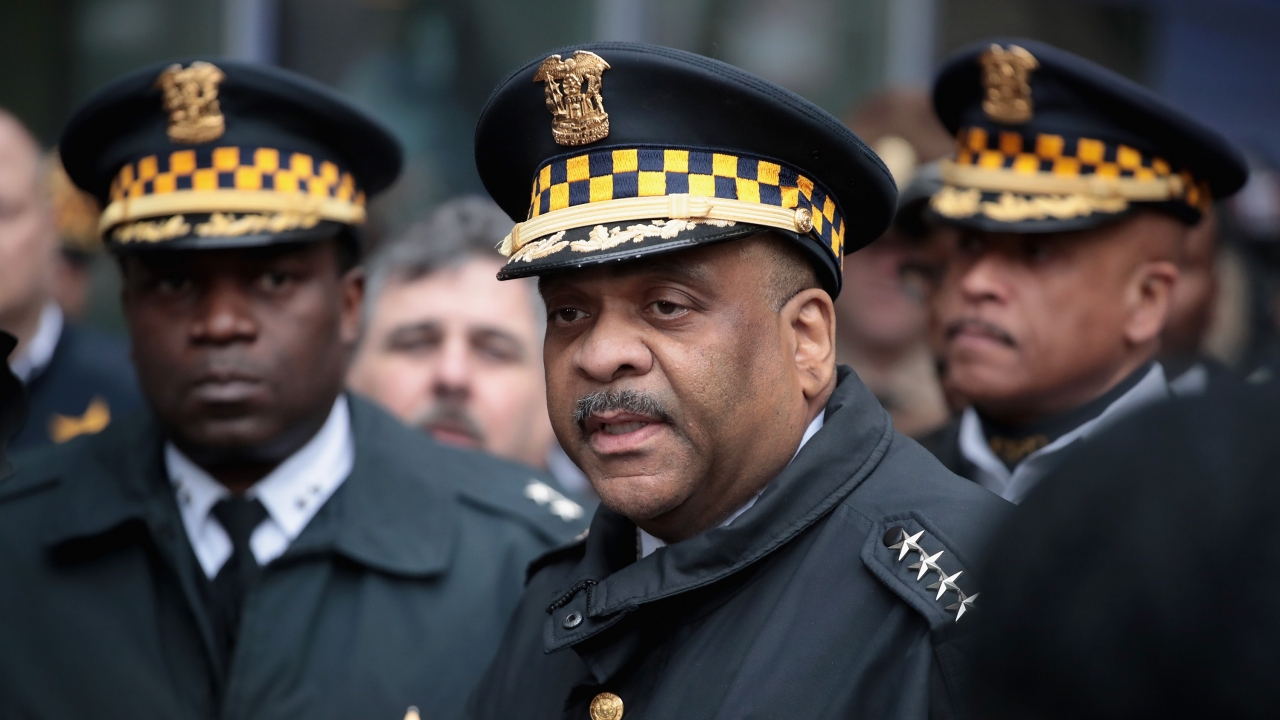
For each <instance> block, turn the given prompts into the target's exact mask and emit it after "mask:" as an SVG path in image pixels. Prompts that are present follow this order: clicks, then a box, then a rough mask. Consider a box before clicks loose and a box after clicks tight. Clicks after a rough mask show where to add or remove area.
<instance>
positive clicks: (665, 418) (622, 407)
mask: <svg viewBox="0 0 1280 720" xmlns="http://www.w3.org/2000/svg"><path fill="white" fill-rule="evenodd" d="M615 411H621V412H629V413H635V414H636V415H644V416H646V417H651V418H653V419H655V420H659V421H662V422H671V414H670V413H668V412H667V409H666V408H665V407H663V405H662V402H661V401H660V400H658V399H657V398H655V397H654V396H652V395H650V394H648V393H642V392H639V391H637V390H597V391H595V392H593V393H591V394H590V395H587V396H585V397H583V398H582V399H580V400H578V406H577V407H576V408H574V411H573V421H574V422H575V423H577V424H578V427H579V428H582V429H584V430H585V429H586V423H587V418H589V417H591V416H592V415H599V414H602V413H607V412H615Z"/></svg>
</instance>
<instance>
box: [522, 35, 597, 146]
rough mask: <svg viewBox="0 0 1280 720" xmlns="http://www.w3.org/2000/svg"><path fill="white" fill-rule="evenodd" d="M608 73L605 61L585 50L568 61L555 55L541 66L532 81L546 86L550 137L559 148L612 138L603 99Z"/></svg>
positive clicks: (578, 51) (577, 52) (576, 53)
mask: <svg viewBox="0 0 1280 720" xmlns="http://www.w3.org/2000/svg"><path fill="white" fill-rule="evenodd" d="M608 69H609V63H607V62H605V61H604V58H602V57H600V56H599V55H596V54H595V53H593V52H587V51H586V50H577V51H575V52H574V53H573V57H571V58H569V59H568V60H561V59H560V56H559V55H552V56H551V57H549V58H547V59H546V60H543V61H542V64H541V65H539V66H538V72H536V73H534V75H533V81H534V82H540V83H546V93H547V109H548V110H550V111H551V117H552V123H551V136H552V137H554V138H555V140H556V142H557V143H558V144H560V145H586V144H588V143H593V142H595V141H597V140H602V139H604V138H606V137H608V136H609V113H607V112H605V111H604V98H603V97H601V95H600V87H601V84H602V82H603V81H602V80H601V79H600V75H601V73H603V72H604V71H605V70H608Z"/></svg>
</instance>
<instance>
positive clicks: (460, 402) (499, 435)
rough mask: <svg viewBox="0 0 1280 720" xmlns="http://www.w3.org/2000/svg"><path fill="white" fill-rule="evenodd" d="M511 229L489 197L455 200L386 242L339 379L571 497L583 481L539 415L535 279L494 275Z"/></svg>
mask: <svg viewBox="0 0 1280 720" xmlns="http://www.w3.org/2000/svg"><path fill="white" fill-rule="evenodd" d="M511 226H512V223H511V219H510V218H508V217H507V215H506V213H504V212H502V210H501V209H499V208H498V206H497V205H496V204H494V203H493V202H492V201H491V200H488V199H486V198H481V197H478V196H469V197H460V198H456V199H453V200H450V201H448V202H446V203H444V204H443V205H441V206H440V207H439V208H437V209H436V210H435V211H434V212H433V213H432V214H431V215H430V216H429V217H427V218H426V219H425V220H423V221H422V222H420V223H418V224H416V225H414V226H412V227H411V228H410V229H409V230H408V231H407V232H406V233H404V235H402V236H400V237H399V238H396V239H394V240H392V241H390V242H389V243H387V244H386V245H384V246H383V247H382V248H381V249H380V250H379V251H378V252H377V253H376V254H375V255H374V257H373V258H371V260H370V262H369V278H368V293H367V295H366V297H365V318H364V320H365V325H364V332H363V336H362V338H361V341H360V345H359V348H358V350H357V351H356V357H355V360H354V362H353V363H352V366H351V370H350V372H349V374H348V385H349V386H350V387H351V389H352V390H354V391H356V392H358V393H361V394H364V395H367V396H368V397H370V398H372V399H373V400H375V401H377V402H379V403H381V404H382V405H383V406H384V407H386V408H387V409H388V410H390V411H391V412H392V414H394V415H396V416H397V417H399V418H400V419H401V420H403V421H404V422H406V423H408V424H410V425H412V426H414V427H417V428H420V429H422V430H424V431H426V432H429V433H431V435H432V437H434V438H435V439H436V440H438V441H440V442H443V443H448V444H450V445H456V446H460V447H465V448H474V449H478V450H484V451H486V452H490V453H493V454H495V455H498V456H500V457H504V458H508V459H511V460H517V461H519V462H523V463H526V464H528V465H532V466H534V467H539V468H545V469H549V470H551V471H552V473H553V474H554V475H556V477H557V479H559V480H560V481H561V483H562V484H564V485H565V487H566V488H568V489H569V490H570V491H571V492H573V493H574V494H579V493H581V492H583V491H584V490H589V488H590V485H589V484H588V483H587V482H586V479H585V478H584V477H583V476H582V475H581V473H579V472H578V471H577V468H576V467H575V466H574V465H573V463H572V461H570V460H569V459H568V457H567V456H565V455H564V453H563V451H561V450H560V446H559V444H557V443H556V439H555V435H554V434H553V433H552V431H551V422H550V420H549V419H548V418H547V390H546V381H545V377H544V374H543V365H542V336H543V332H544V330H545V329H546V315H545V310H544V308H543V304H542V298H541V297H539V296H538V286H537V282H536V281H534V280H531V279H530V280H520V281H517V282H507V283H503V282H498V279H497V273H498V270H500V269H501V268H502V266H503V264H504V263H505V262H506V259H505V258H504V257H503V256H502V255H500V254H499V253H498V251H497V249H496V247H497V245H498V244H499V243H501V242H502V238H503V237H504V236H505V235H506V234H507V233H509V232H511Z"/></svg>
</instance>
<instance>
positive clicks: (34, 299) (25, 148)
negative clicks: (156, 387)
mask: <svg viewBox="0 0 1280 720" xmlns="http://www.w3.org/2000/svg"><path fill="white" fill-rule="evenodd" d="M49 168H50V165H49V164H47V163H44V162H42V158H41V153H40V147H39V145H38V144H37V142H36V140H35V138H34V137H32V135H31V133H29V132H28V131H27V129H26V128H25V127H23V126H22V123H21V122H19V121H18V120H17V118H15V117H14V116H13V115H10V114H9V113H7V112H4V111H0V329H4V330H7V331H8V332H10V333H12V334H13V335H14V336H15V337H16V338H17V339H18V347H17V349H16V350H15V351H14V354H13V355H12V356H10V358H9V366H10V367H11V368H12V369H13V372H14V374H15V375H17V376H18V378H19V379H20V380H22V382H23V384H24V385H26V387H27V395H28V407H29V409H28V412H27V420H26V424H25V425H24V426H23V428H22V430H20V431H19V432H18V434H17V436H16V437H15V438H14V440H13V444H12V447H13V449H14V450H20V449H24V448H31V447H37V446H40V445H46V444H49V443H61V442H66V441H67V440H70V439H71V438H73V437H76V436H78V435H84V434H92V433H96V432H100V431H102V430H103V429H104V428H106V427H107V425H108V424H110V423H111V421H112V419H113V418H118V417H120V416H121V415H125V414H128V413H130V412H132V411H133V410H135V409H137V408H138V407H139V406H140V402H141V401H140V396H139V394H138V388H137V380H136V378H135V376H134V372H133V365H132V363H131V362H130V360H129V351H128V346H127V345H126V343H125V342H124V341H122V340H119V339H117V338H114V337H111V336H108V335H106V334H104V333H101V332H98V331H96V330H92V329H89V328H81V327H77V326H76V325H74V324H72V323H71V322H69V321H68V319H67V318H66V316H65V314H64V313H63V311H62V308H61V307H60V306H59V304H58V302H57V300H56V299H55V292H56V291H57V289H58V287H59V273H60V265H61V264H62V263H63V262H64V261H63V259H62V254H61V253H62V251H61V248H60V241H59V236H58V225H57V222H56V216H55V213H54V195H53V193H52V192H51V188H50V186H49V181H48V175H47V173H48V172H49Z"/></svg>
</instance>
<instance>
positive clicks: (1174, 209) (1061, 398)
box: [922, 40, 1246, 502]
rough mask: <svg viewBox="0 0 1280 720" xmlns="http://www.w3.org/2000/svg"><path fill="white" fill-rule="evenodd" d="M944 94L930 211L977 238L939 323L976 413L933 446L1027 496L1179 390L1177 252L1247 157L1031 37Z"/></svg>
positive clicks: (996, 484) (993, 52) (967, 68)
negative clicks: (948, 144)
mask: <svg viewBox="0 0 1280 720" xmlns="http://www.w3.org/2000/svg"><path fill="white" fill-rule="evenodd" d="M934 105H935V108H936V110H937V112H938V115H939V117H940V118H941V119H942V122H943V124H944V125H946V126H947V128H948V129H949V130H950V131H952V132H953V133H955V134H956V137H957V152H956V155H955V157H954V158H952V159H951V160H950V161H947V162H944V163H943V165H942V179H943V182H944V187H943V188H942V189H941V190H940V191H939V192H938V193H936V194H935V195H934V196H933V198H932V199H931V201H930V209H929V214H930V215H931V216H932V219H933V220H934V221H937V222H941V223H945V224H949V225H952V226H954V227H957V228H960V230H961V235H960V237H959V240H958V241H957V243H956V247H955V249H954V252H953V253H952V254H951V257H950V258H949V260H948V262H947V265H946V269H945V272H943V273H942V274H941V277H940V280H939V285H938V287H937V290H936V293H935V295H934V297H933V298H932V305H933V315H934V318H933V325H934V327H933V332H935V333H936V336H935V344H936V345H937V346H939V347H941V348H943V361H944V365H945V368H946V375H945V377H944V385H946V387H947V390H948V391H949V392H950V393H955V394H958V395H959V396H962V397H964V398H965V399H967V400H968V401H969V403H970V407H969V408H968V409H967V410H965V411H964V413H963V414H962V415H961V417H960V418H959V419H958V420H957V421H955V422H953V423H951V424H950V425H949V426H947V427H945V428H943V429H942V430H940V431H939V432H938V433H936V434H934V435H933V436H932V437H927V438H925V439H923V440H922V442H923V443H924V444H925V446H926V447H929V448H930V449H931V450H932V451H933V452H934V453H935V454H936V455H937V456H938V457H939V459H941V460H942V461H943V463H944V464H946V465H947V466H948V467H949V468H951V469H952V470H954V471H955V472H957V473H959V474H961V475H964V476H965V477H968V478H969V479H971V480H973V481H975V482H977V483H979V484H981V485H982V486H983V487H986V488H988V489H990V490H992V491H993V492H995V493H997V494H999V495H1000V496H1001V497H1003V498H1005V499H1007V500H1010V501H1013V502H1019V501H1021V499H1022V498H1023V497H1025V496H1026V494H1027V492H1028V491H1030V489H1031V488H1032V487H1033V486H1034V485H1035V484H1036V483H1037V482H1038V481H1039V480H1040V479H1041V478H1042V477H1044V476H1045V475H1046V474H1048V473H1049V472H1051V471H1052V470H1053V468H1055V467H1056V466H1057V465H1058V464H1059V463H1061V462H1062V461H1063V459H1064V458H1065V456H1066V454H1068V453H1069V452H1070V451H1071V449H1072V448H1075V447H1076V446H1077V445H1078V444H1079V442H1080V441H1082V440H1084V439H1086V438H1087V437H1088V436H1089V435H1090V434H1091V433H1093V432H1095V431H1096V430H1097V429H1098V428H1100V427H1103V426H1105V425H1106V424H1107V423H1109V422H1111V421H1113V420H1114V419H1115V418H1117V417H1119V416H1121V415H1123V414H1124V413H1127V412H1129V411H1131V410H1133V409H1134V408H1137V407H1140V406H1142V405H1144V404H1147V403H1150V402H1153V401H1157V400H1160V399H1163V398H1165V397H1167V396H1168V394H1169V391H1168V387H1167V383H1166V379H1165V374H1164V370H1163V368H1162V367H1161V366H1160V364H1159V363H1158V362H1156V361H1155V360H1154V358H1155V357H1156V354H1157V352H1158V351H1159V349H1160V334H1161V330H1162V328H1163V327H1164V325H1165V322H1166V319H1167V318H1168V315H1169V310H1170V304H1171V296H1172V292H1173V288H1174V284H1175V283H1176V282H1177V278H1178V270H1177V262H1178V260H1179V258H1180V256H1181V254H1182V253H1184V252H1185V251H1186V250H1187V243H1188V237H1189V232H1190V230H1191V228H1192V227H1193V226H1195V225H1196V224H1197V223H1199V222H1201V219H1202V214H1203V212H1204V210H1205V209H1206V208H1207V207H1208V204H1209V203H1210V202H1211V201H1212V200H1214V199H1217V198H1222V197H1225V196H1228V195H1230V194H1232V193H1234V192H1235V191H1236V190H1237V189H1239V188H1240V186H1241V185H1242V184H1243V183H1244V180H1245V176H1246V167H1245V164H1244V161H1243V159H1242V158H1241V156H1240V154H1239V153H1238V152H1237V151H1236V150H1235V149H1234V148H1233V147H1232V146H1231V145H1230V144H1228V143H1227V141H1226V140H1224V139H1223V138H1222V137H1221V136H1219V135H1218V134H1217V133H1215V132H1214V131H1212V130H1210V129H1208V128H1206V127H1205V126H1203V125H1201V124H1200V123H1198V122H1197V121H1195V120H1194V119H1192V118H1189V117H1187V116H1186V115H1184V114H1183V113H1182V112H1180V111H1178V110H1176V109H1175V108H1173V107H1171V106H1170V105H1168V104H1167V103H1165V102H1164V101H1163V100H1161V99H1160V98H1158V97H1156V96H1155V95H1154V94H1152V93H1151V92H1150V91H1148V90H1146V89H1144V88H1142V87H1140V86H1138V85H1136V84H1134V83H1132V82H1130V81H1128V80H1126V79H1124V78H1122V77H1120V76H1118V75H1116V74H1115V73H1112V72H1110V71H1108V70H1105V69H1103V68H1100V67H1098V66H1097V65H1094V64H1093V63H1090V62H1088V61H1086V60H1083V59H1081V58H1078V57H1076V56H1074V55H1071V54H1070V53H1066V52H1063V51H1061V50H1058V49H1056V48H1053V47H1050V46H1048V45H1044V44H1041V43H1037V42H1033V41H1030V40H997V41H988V42H984V43H979V44H978V45H976V46H974V47H971V48H969V49H967V50H964V51H961V52H960V53H959V54H958V55H957V56H956V57H955V58H954V59H952V60H950V61H949V62H948V63H947V64H946V65H945V66H944V67H943V69H942V71H941V73H940V75H939V76H938V79H937V81H936V84H935V87H934Z"/></svg>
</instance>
